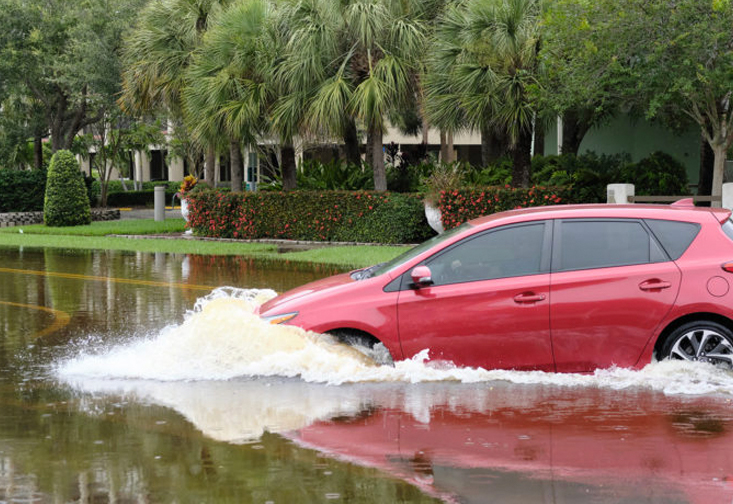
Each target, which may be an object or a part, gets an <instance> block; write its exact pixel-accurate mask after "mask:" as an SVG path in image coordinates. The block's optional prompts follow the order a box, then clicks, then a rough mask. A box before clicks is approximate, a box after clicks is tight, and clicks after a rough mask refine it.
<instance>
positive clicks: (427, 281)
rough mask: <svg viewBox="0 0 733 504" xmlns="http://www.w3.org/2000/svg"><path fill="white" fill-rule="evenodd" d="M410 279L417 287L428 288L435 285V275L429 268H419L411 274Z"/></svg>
mask: <svg viewBox="0 0 733 504" xmlns="http://www.w3.org/2000/svg"><path fill="white" fill-rule="evenodd" d="M410 277H411V278H412V284H413V285H414V286H415V287H426V286H428V285H432V283H433V274H432V273H431V272H430V268H428V267H427V266H417V267H416V268H415V269H413V270H412V271H411V272H410Z"/></svg>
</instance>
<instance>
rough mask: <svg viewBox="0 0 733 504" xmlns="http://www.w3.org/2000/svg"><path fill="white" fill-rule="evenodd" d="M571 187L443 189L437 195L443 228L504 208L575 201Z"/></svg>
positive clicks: (449, 227)
mask: <svg viewBox="0 0 733 504" xmlns="http://www.w3.org/2000/svg"><path fill="white" fill-rule="evenodd" d="M574 202H575V201H574V200H573V193H572V188H571V187H570V186H567V187H539V186H537V187H531V188H529V189H522V188H513V187H509V186H504V187H483V188H475V187H472V188H462V189H456V190H452V191H441V192H440V197H439V198H438V207H439V208H440V212H441V216H442V220H443V227H444V228H445V229H451V228H454V227H456V226H458V225H460V224H463V223H464V222H466V221H467V220H471V219H475V218H476V217H481V216H482V215H489V214H492V213H496V212H503V211H504V210H512V209H515V208H525V207H532V206H543V205H557V204H564V203H574Z"/></svg>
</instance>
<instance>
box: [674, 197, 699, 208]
mask: <svg viewBox="0 0 733 504" xmlns="http://www.w3.org/2000/svg"><path fill="white" fill-rule="evenodd" d="M670 206H673V207H677V208H679V207H682V208H694V207H695V200H693V199H692V198H683V199H681V200H677V201H675V202H674V203H672V204H671V205H670Z"/></svg>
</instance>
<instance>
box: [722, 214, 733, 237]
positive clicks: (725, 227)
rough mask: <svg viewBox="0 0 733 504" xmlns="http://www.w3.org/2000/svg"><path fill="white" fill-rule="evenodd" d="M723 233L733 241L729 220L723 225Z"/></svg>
mask: <svg viewBox="0 0 733 504" xmlns="http://www.w3.org/2000/svg"><path fill="white" fill-rule="evenodd" d="M723 232H724V233H725V234H726V235H727V236H728V238H730V239H731V240H733V221H731V219H728V220H727V221H725V223H724V224H723Z"/></svg>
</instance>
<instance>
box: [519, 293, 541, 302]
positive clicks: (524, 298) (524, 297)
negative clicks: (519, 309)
mask: <svg viewBox="0 0 733 504" xmlns="http://www.w3.org/2000/svg"><path fill="white" fill-rule="evenodd" d="M544 299H545V295H544V294H535V293H534V292H523V293H521V294H517V295H516V296H514V302H515V303H537V302H539V301H544Z"/></svg>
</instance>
